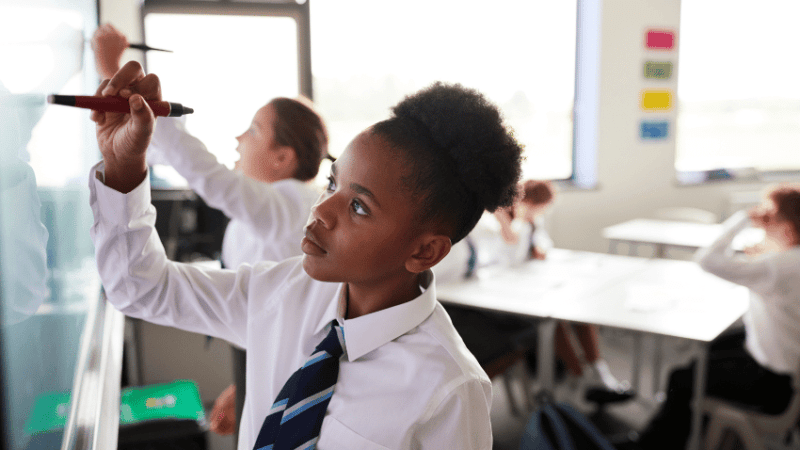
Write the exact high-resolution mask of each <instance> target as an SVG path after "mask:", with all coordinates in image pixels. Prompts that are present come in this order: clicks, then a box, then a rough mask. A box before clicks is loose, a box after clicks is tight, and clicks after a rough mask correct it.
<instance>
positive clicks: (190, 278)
mask: <svg viewBox="0 0 800 450" xmlns="http://www.w3.org/2000/svg"><path fill="white" fill-rule="evenodd" d="M103 168H104V165H103V163H102V162H101V163H100V164H98V165H96V166H95V167H93V168H92V171H91V176H90V180H89V193H90V204H91V208H92V213H93V215H94V224H93V226H92V229H91V236H92V240H93V241H94V245H95V259H96V261H97V268H98V271H99V273H100V279H101V280H102V282H103V287H104V289H105V292H106V296H107V298H108V300H109V302H110V303H111V304H113V305H114V306H115V307H116V308H117V309H118V310H120V311H121V312H122V313H124V314H125V315H128V316H131V317H136V318H141V319H144V320H147V321H149V322H152V323H156V324H159V325H166V326H172V327H176V328H180V329H183V330H186V331H191V332H195V333H202V334H206V335H210V336H215V337H219V338H221V339H225V340H227V341H229V342H231V343H234V344H236V345H239V346H241V347H245V346H246V333H247V295H248V288H249V280H250V275H251V272H252V267H251V266H249V265H246V264H245V265H242V266H241V267H240V268H239V269H238V270H237V271H230V270H210V269H204V268H199V267H197V266H193V265H191V264H182V263H176V262H173V261H169V260H168V259H167V256H166V253H165V252H164V247H163V246H162V244H161V240H160V239H159V237H158V233H157V232H156V229H155V217H156V213H155V208H154V207H153V206H152V205H151V204H150V184H149V181H148V179H147V178H145V180H144V181H143V182H142V184H140V185H139V186H138V187H136V189H134V190H133V191H131V192H130V193H128V194H122V193H120V192H118V191H116V190H114V189H111V188H109V187H108V186H106V185H105V184H103V181H102V179H103V172H102V171H103Z"/></svg>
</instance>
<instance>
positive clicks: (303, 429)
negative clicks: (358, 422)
mask: <svg viewBox="0 0 800 450" xmlns="http://www.w3.org/2000/svg"><path fill="white" fill-rule="evenodd" d="M342 353H344V331H343V330H342V328H341V327H340V326H339V325H338V324H337V322H336V321H335V320H334V321H332V322H331V331H330V332H328V335H327V336H325V339H323V340H322V342H321V343H320V344H319V345H318V346H317V348H315V349H314V352H313V353H312V354H311V356H309V357H308V359H307V360H306V363H305V364H303V367H301V368H299V369H297V371H296V372H295V373H293V374H292V376H291V377H289V380H288V381H286V384H284V385H283V388H282V389H281V391H280V393H278V397H277V398H276V399H275V403H273V404H272V408H271V409H270V410H269V414H267V418H266V419H264V424H263V425H261V431H260V432H259V433H258V438H256V445H255V446H254V447H253V450H290V449H291V450H293V449H304V450H305V449H309V450H310V449H313V448H315V447H316V445H317V439H319V430H320V428H322V419H323V418H325V411H326V410H327V409H328V403H329V402H330V400H331V396H332V395H333V387H334V385H335V384H336V379H337V378H338V377H339V358H340V357H341V356H342Z"/></svg>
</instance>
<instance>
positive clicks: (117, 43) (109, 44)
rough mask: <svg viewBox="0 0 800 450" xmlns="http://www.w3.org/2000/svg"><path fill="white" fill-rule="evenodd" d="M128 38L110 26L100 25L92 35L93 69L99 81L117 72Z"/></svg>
mask: <svg viewBox="0 0 800 450" xmlns="http://www.w3.org/2000/svg"><path fill="white" fill-rule="evenodd" d="M127 48H128V38H126V37H125V35H124V34H122V33H120V32H119V31H118V30H117V29H116V28H114V26H113V25H111V24H107V23H106V24H103V25H100V26H99V27H98V28H97V30H95V32H94V34H93V35H92V51H94V55H95V60H94V62H95V67H96V68H97V73H98V74H99V75H100V78H101V79H104V80H105V79H110V78H111V77H113V76H114V74H115V73H117V72H118V71H119V68H120V61H121V60H122V54H123V53H124V52H125V50H126V49H127Z"/></svg>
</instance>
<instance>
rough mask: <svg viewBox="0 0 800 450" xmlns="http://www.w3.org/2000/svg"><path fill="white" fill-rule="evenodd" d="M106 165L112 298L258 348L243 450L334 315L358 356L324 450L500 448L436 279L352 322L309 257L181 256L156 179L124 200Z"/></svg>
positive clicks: (106, 264)
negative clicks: (310, 269) (161, 225)
mask: <svg viewBox="0 0 800 450" xmlns="http://www.w3.org/2000/svg"><path fill="white" fill-rule="evenodd" d="M102 168H103V165H102V163H100V164H99V165H98V166H95V168H93V169H92V175H91V178H90V183H89V184H90V202H91V207H92V212H93V214H94V225H93V227H92V230H91V234H92V238H93V240H94V243H95V252H96V259H97V265H98V270H99V272H100V276H101V279H102V281H103V285H104V287H105V290H106V294H107V296H108V299H109V301H110V302H111V303H112V304H113V305H114V306H115V307H116V308H118V309H119V310H120V311H122V312H123V313H125V314H126V315H129V316H131V317H138V318H142V319H145V320H148V321H150V322H153V323H157V324H161V325H167V326H173V327H176V328H180V329H183V330H187V331H191V332H196V333H202V334H207V335H212V336H216V337H219V338H222V339H226V340H228V341H230V342H232V343H234V344H237V345H240V346H242V347H245V348H246V349H247V398H246V400H245V404H244V412H243V416H242V423H241V428H240V433H239V450H250V449H251V448H252V446H253V444H254V442H255V439H256V436H257V434H258V432H259V430H260V428H261V424H262V422H263V420H264V418H265V417H266V416H267V413H268V411H269V409H270V407H271V405H272V403H273V401H274V399H275V397H276V396H277V394H278V392H279V390H280V388H281V387H282V385H283V384H284V382H285V381H286V380H287V379H288V378H289V376H290V375H291V374H292V373H293V372H294V371H295V370H296V369H297V368H299V367H300V366H301V365H302V363H303V362H304V360H305V358H306V357H307V356H308V355H309V354H310V353H311V352H312V351H313V349H314V347H315V346H316V345H317V344H318V343H319V342H320V341H321V340H322V338H323V337H324V336H325V334H326V333H327V325H328V324H329V323H330V321H331V320H334V319H336V320H337V321H338V322H339V323H340V324H342V325H343V327H344V335H345V342H346V350H345V351H346V354H345V358H344V359H343V360H342V362H341V365H340V371H339V379H338V382H337V384H336V388H335V391H334V395H333V397H332V399H331V402H330V404H329V406H328V411H327V414H326V416H325V419H324V421H323V423H322V429H321V432H320V440H319V441H318V448H320V449H321V450H326V449H348V450H353V449H437V450H439V449H486V450H489V449H491V447H492V433H491V423H490V419H489V411H490V408H491V393H492V392H491V391H492V389H491V383H490V381H489V379H488V377H487V376H486V374H485V372H484V371H483V370H482V369H481V367H480V366H479V365H478V362H477V361H476V360H475V358H474V357H473V356H472V354H471V353H470V352H469V351H468V350H467V348H466V346H465V345H464V343H463V341H462V340H461V338H460V337H459V336H458V334H457V333H456V331H455V329H454V328H453V325H452V323H451V322H450V318H449V317H448V315H447V313H446V312H445V311H444V308H443V307H442V305H441V304H440V303H439V302H438V301H437V300H436V289H435V284H434V280H433V273H432V272H430V271H428V272H425V273H424V274H423V275H422V276H421V282H420V287H421V288H422V289H423V293H422V294H421V295H420V296H419V297H417V298H416V299H413V300H411V301H409V302H406V303H403V304H400V305H397V306H394V307H391V308H387V309H384V310H381V311H378V312H375V313H372V314H367V315H365V316H362V317H358V318H355V319H352V320H344V319H343V318H342V312H343V302H342V301H341V298H342V297H341V287H342V284H340V283H325V282H320V281H316V280H313V279H311V278H310V277H309V276H308V275H307V274H306V273H305V271H304V270H303V268H302V257H296V258H291V259H288V260H284V261H283V262H280V263H274V262H261V263H258V264H255V265H252V266H251V265H249V264H243V265H241V266H239V268H238V270H236V271H233V270H209V269H203V268H200V267H196V266H193V265H189V264H181V263H176V262H172V261H169V260H168V259H167V257H166V254H165V253H164V249H163V247H162V245H161V241H160V239H159V237H158V235H157V233H156V230H155V228H154V224H155V209H154V208H153V206H152V205H151V204H150V186H149V181H148V180H145V181H144V182H143V183H142V184H141V185H139V186H138V187H137V188H136V189H134V190H133V191H132V192H130V193H128V194H121V193H119V192H117V191H115V190H113V189H110V188H108V187H107V186H105V185H104V184H103V183H102V181H101V179H102V178H103V177H102Z"/></svg>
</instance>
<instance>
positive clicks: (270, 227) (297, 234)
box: [150, 117, 320, 268]
mask: <svg viewBox="0 0 800 450" xmlns="http://www.w3.org/2000/svg"><path fill="white" fill-rule="evenodd" d="M150 145H151V148H152V150H154V151H155V153H156V155H157V156H158V160H159V162H165V163H166V164H169V165H171V166H172V167H173V168H175V170H176V171H177V172H178V173H179V174H181V176H183V177H184V178H186V181H187V183H188V184H189V187H191V188H192V190H193V191H195V192H196V193H197V195H199V196H200V198H202V199H203V200H204V201H205V202H206V203H207V204H208V205H209V206H211V207H212V208H216V209H219V210H220V211H222V212H223V213H224V214H225V215H226V216H228V217H229V218H230V219H231V221H230V222H229V223H228V227H227V228H226V229H225V236H224V237H223V240H222V262H223V263H224V264H225V266H226V267H229V268H236V267H238V266H239V264H242V263H250V264H252V263H255V262H257V261H282V260H284V259H286V258H289V257H292V256H297V255H301V254H302V253H303V252H302V250H301V249H300V241H301V240H302V239H303V227H304V226H305V224H306V222H307V221H308V215H309V213H310V211H311V207H312V206H313V205H314V203H315V202H316V201H317V199H318V198H319V195H320V191H319V190H318V189H316V188H315V187H314V186H313V185H311V184H310V183H306V182H302V181H300V180H296V179H293V178H290V179H285V180H280V181H276V182H274V183H263V182H261V181H257V180H254V179H252V178H250V177H247V176H245V175H243V174H242V173H240V172H238V171H233V170H230V169H228V167H226V166H225V165H224V164H221V163H219V162H218V161H217V158H216V157H215V156H214V155H212V154H211V153H209V151H208V150H207V149H206V146H205V145H204V144H203V143H202V142H201V141H200V140H199V139H197V138H196V137H194V136H192V135H191V134H189V132H188V131H186V127H185V125H184V123H183V121H182V120H180V119H177V118H165V117H162V118H159V119H158V120H157V121H156V127H155V131H154V133H153V139H152V141H151V144H150Z"/></svg>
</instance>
